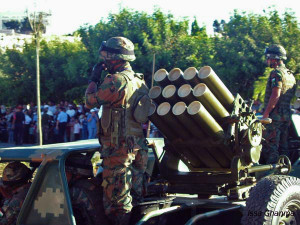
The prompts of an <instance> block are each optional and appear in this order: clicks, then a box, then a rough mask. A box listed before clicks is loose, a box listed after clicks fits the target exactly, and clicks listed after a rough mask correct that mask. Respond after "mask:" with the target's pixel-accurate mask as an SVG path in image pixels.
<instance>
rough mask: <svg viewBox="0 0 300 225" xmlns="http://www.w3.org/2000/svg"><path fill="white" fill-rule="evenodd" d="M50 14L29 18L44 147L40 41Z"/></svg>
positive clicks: (41, 138) (39, 123)
mask: <svg viewBox="0 0 300 225" xmlns="http://www.w3.org/2000/svg"><path fill="white" fill-rule="evenodd" d="M49 15H50V14H48V13H44V12H36V11H35V12H34V13H33V14H31V15H29V13H28V11H27V17H28V20H29V23H30V26H31V29H32V31H33V37H34V40H35V46H36V97H37V119H38V120H37V122H38V133H39V145H43V132H42V114H41V94H40V41H41V36H42V32H43V29H45V21H44V19H45V18H46V17H47V16H49Z"/></svg>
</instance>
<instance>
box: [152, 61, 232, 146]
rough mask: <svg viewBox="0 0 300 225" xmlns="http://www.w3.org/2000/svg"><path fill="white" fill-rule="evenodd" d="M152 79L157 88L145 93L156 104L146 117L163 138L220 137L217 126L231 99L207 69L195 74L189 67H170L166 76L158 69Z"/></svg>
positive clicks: (226, 114) (219, 81)
mask: <svg viewBox="0 0 300 225" xmlns="http://www.w3.org/2000/svg"><path fill="white" fill-rule="evenodd" d="M154 80H155V81H156V83H158V84H159V86H154V87H152V88H151V89H150V92H149V96H150V98H151V99H152V100H153V101H154V102H155V103H156V105H155V104H153V105H152V108H151V110H150V113H149V118H150V120H151V121H152V122H153V123H154V125H155V126H156V127H158V129H159V130H160V131H161V132H162V133H163V134H164V135H165V136H166V138H168V139H169V140H171V141H173V140H176V139H178V138H179V139H180V138H181V139H182V140H188V139H191V138H192V137H194V138H197V139H200V140H205V139H207V137H211V138H212V139H223V138H224V131H223V129H222V127H221V126H220V123H222V121H224V118H226V117H229V115H230V114H229V112H231V111H232V108H233V102H234V96H233V95H232V94H231V92H230V91H229V90H228V89H227V87H226V86H225V85H224V83H223V82H222V81H221V80H220V79H219V77H218V76H217V75H216V73H215V72H214V71H213V69H212V68H211V67H209V66H204V67H202V68H201V69H200V70H199V71H198V70H197V69H196V68H194V67H189V68H188V69H186V70H185V71H184V72H182V71H181V70H180V69H179V68H174V69H172V70H171V71H170V73H168V72H167V71H166V70H165V69H159V70H158V71H156V73H155V74H154Z"/></svg>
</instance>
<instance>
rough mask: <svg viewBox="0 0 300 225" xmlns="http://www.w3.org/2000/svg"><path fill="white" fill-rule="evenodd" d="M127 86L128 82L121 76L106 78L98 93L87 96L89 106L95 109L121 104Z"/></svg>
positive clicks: (113, 75)
mask: <svg viewBox="0 0 300 225" xmlns="http://www.w3.org/2000/svg"><path fill="white" fill-rule="evenodd" d="M126 84H127V81H126V79H125V78H124V77H123V76H122V75H121V74H112V75H108V76H106V77H105V79H104V81H103V83H102V84H101V85H100V86H99V87H98V89H97V91H96V92H94V93H87V94H86V103H87V105H89V106H92V107H95V106H97V105H98V106H99V105H105V104H118V103H120V104H121V103H122V101H123V100H124V97H125V90H126V89H125V87H126Z"/></svg>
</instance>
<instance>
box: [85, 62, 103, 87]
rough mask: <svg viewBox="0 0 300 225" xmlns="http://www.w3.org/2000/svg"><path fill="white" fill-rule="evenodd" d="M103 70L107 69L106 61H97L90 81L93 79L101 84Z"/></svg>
mask: <svg viewBox="0 0 300 225" xmlns="http://www.w3.org/2000/svg"><path fill="white" fill-rule="evenodd" d="M103 70H106V66H105V63H104V62H100V63H97V64H96V65H95V66H94V67H93V70H92V75H91V77H90V80H89V83H90V82H91V81H93V82H95V83H96V84H99V83H100V81H101V73H102V71H103Z"/></svg>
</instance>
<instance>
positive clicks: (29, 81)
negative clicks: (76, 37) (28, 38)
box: [0, 40, 88, 104]
mask: <svg viewBox="0 0 300 225" xmlns="http://www.w3.org/2000/svg"><path fill="white" fill-rule="evenodd" d="M35 60H36V58H35V44H34V42H31V43H26V44H25V46H24V48H23V51H20V50H17V49H7V50H6V51H5V53H3V54H1V55H0V68H1V71H2V74H3V75H2V77H0V86H2V85H7V86H6V87H9V88H4V89H2V90H4V91H3V92H2V94H1V97H0V99H1V101H2V102H5V103H9V104H17V103H29V102H35V101H36V90H35V88H34V87H36V70H35V68H36V64H35ZM87 60H88V57H87V51H86V49H85V47H84V46H83V44H82V43H81V42H80V41H75V42H69V41H59V40H53V41H49V42H46V41H41V51H40V69H41V78H40V79H41V101H42V102H45V101H48V100H53V101H56V102H58V101H60V100H63V99H65V100H69V101H70V100H78V101H82V96H83V93H84V92H81V93H79V92H78V87H80V86H83V85H84V84H87V77H88V74H87V68H88V61H87ZM12 93H13V94H12Z"/></svg>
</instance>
